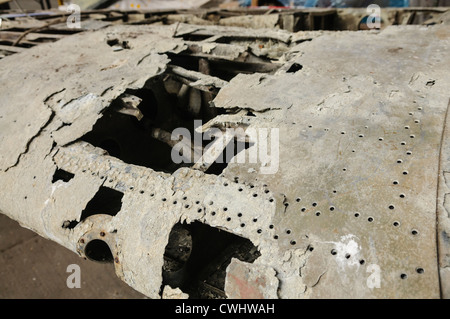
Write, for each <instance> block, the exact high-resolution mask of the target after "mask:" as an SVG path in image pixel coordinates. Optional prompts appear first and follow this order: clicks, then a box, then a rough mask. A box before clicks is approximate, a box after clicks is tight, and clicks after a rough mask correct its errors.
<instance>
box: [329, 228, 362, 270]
mask: <svg viewBox="0 0 450 319" xmlns="http://www.w3.org/2000/svg"><path fill="white" fill-rule="evenodd" d="M355 238H357V237H356V236H355V235H352V234H348V235H346V236H342V237H341V241H340V242H335V243H334V244H335V247H336V248H335V249H336V250H337V255H336V261H337V262H338V264H339V266H340V267H342V268H344V267H348V266H357V267H359V265H360V264H359V259H358V258H357V257H358V255H359V252H360V250H361V246H360V245H359V244H358V243H357V242H356V240H355Z"/></svg>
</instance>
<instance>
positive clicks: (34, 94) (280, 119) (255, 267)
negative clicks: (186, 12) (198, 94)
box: [0, 24, 450, 298]
mask: <svg viewBox="0 0 450 319" xmlns="http://www.w3.org/2000/svg"><path fill="white" fill-rule="evenodd" d="M236 32H240V34H241V35H245V38H246V41H250V42H251V41H258V40H259V39H266V40H264V41H267V42H269V41H270V39H269V40H267V36H269V37H272V38H274V39H276V40H277V41H278V42H281V43H285V45H284V47H283V49H282V50H281V51H280V52H278V53H277V54H278V59H277V60H275V61H269V60H267V58H263V57H260V56H258V55H256V54H253V53H252V51H251V49H249V50H248V51H247V53H248V54H249V55H251V54H253V56H252V59H255V61H258V63H259V65H260V64H261V63H271V64H273V66H275V67H276V68H275V67H274V68H273V69H270V70H269V69H267V68H266V69H265V70H266V71H267V73H265V74H263V73H257V72H255V70H260V69H258V68H256V69H253V71H252V70H251V69H247V70H246V72H245V74H244V73H243V72H240V71H239V69H238V68H241V67H242V65H241V64H239V63H238V62H239V61H236V60H235V59H239V57H236V56H235V59H233V58H231V57H230V58H229V60H227V59H220V58H218V59H217V60H215V59H214V54H211V57H209V58H208V59H209V61H210V62H211V64H210V65H209V67H211V70H212V71H211V70H210V71H211V72H212V73H211V74H209V75H207V76H205V77H204V78H201V79H200V78H199V79H198V81H201V82H202V83H201V85H202V88H204V89H205V88H207V87H208V86H210V87H214V88H216V89H218V93H217V96H216V97H215V98H214V100H213V101H212V103H211V106H208V108H207V107H206V106H205V105H203V104H202V108H201V110H202V112H203V111H204V110H205V109H208V110H209V108H213V109H215V110H216V111H223V112H225V113H224V114H221V115H219V116H216V115H214V114H211V113H208V114H207V115H205V117H204V118H206V119H210V121H209V123H207V124H205V125H203V127H202V128H201V129H198V128H197V131H199V130H200V131H201V130H203V131H208V130H209V129H211V128H213V127H215V128H219V129H221V130H225V128H227V127H243V128H246V129H249V128H250V129H262V128H268V129H272V128H276V129H278V130H279V131H278V137H279V144H278V150H279V158H278V160H279V162H278V163H275V162H276V161H275V159H274V158H273V159H272V161H269V162H265V161H263V160H261V161H259V162H257V163H230V164H228V166H227V167H226V168H224V170H223V172H222V173H221V174H220V175H217V174H211V173H209V172H208V171H206V172H201V171H199V170H195V169H193V168H192V167H176V169H174V170H172V171H170V170H164V171H163V170H160V169H156V168H151V167H149V166H147V167H145V166H144V165H136V164H133V163H127V161H126V160H124V159H123V157H122V156H116V155H114V154H113V152H112V151H111V150H108V151H109V152H110V154H108V152H107V151H106V150H103V149H101V148H100V147H94V146H93V145H91V144H90V143H88V142H87V140H95V138H91V139H88V138H86V136H88V135H89V134H92V132H93V131H96V130H97V126H98V125H99V123H100V122H101V121H103V122H107V121H108V120H110V119H111V121H112V119H113V116H114V115H112V114H115V113H109V112H110V111H111V110H114V101H116V100H117V99H120V97H123V94H128V93H130V94H132V95H136V96H138V97H139V98H142V97H141V96H140V95H139V93H138V92H141V91H140V90H142V89H146V90H150V91H153V92H154V95H155V97H154V99H155V101H156V102H157V103H156V102H152V103H153V104H155V103H156V104H157V105H158V113H157V115H154V117H152V116H153V115H151V116H150V118H151V121H150V124H148V125H150V127H152V130H150V131H143V132H149V133H148V135H145V134H147V133H145V134H144V133H142V134H143V135H142V140H144V141H145V140H148V139H150V138H151V134H152V133H151V132H156V131H155V130H154V127H155V125H160V127H161V130H163V131H170V128H173V127H176V125H177V123H178V122H177V121H179V119H176V118H175V119H173V118H172V117H171V116H172V115H173V114H175V113H176V108H177V107H178V106H177V104H176V103H169V102H167V101H172V100H170V99H171V96H172V97H173V96H176V94H172V95H171V94H165V93H164V94H163V93H161V92H165V91H164V90H163V91H160V90H162V89H161V88H164V84H161V82H164V81H169V78H170V79H172V77H173V76H174V75H175V76H182V77H183V76H185V75H189V74H191V75H192V74H194V75H196V76H198V74H197V73H196V72H187V71H186V70H183V69H177V67H179V66H177V65H175V67H174V66H173V65H172V66H169V64H171V63H173V62H174V61H177V63H178V64H181V65H183V63H186V64H189V63H192V61H197V60H196V59H197V57H195V56H192V55H190V53H192V52H190V51H189V45H191V43H190V42H192V41H193V40H192V37H200V41H201V40H202V39H204V38H205V37H211V36H214V35H219V37H217V39H218V38H220V37H223V36H225V35H228V36H229V37H232V35H233V34H236ZM265 36H266V37H265ZM449 37H450V31H449V28H448V27H446V26H439V25H437V26H430V27H412V26H410V27H389V28H386V29H385V30H383V31H382V32H364V33H363V32H358V33H355V32H339V33H331V32H328V33H324V32H318V33H315V34H314V35H312V36H311V37H310V39H312V40H311V41H307V42H304V41H303V40H299V42H293V40H294V39H303V38H302V34H291V33H288V32H286V31H273V32H272V35H271V34H269V33H267V31H264V30H244V29H242V30H241V29H238V28H233V29H227V28H223V29H222V28H221V27H217V26H212V27H209V26H189V25H182V24H180V25H177V26H175V25H174V26H140V27H135V26H114V27H110V28H106V29H104V30H99V31H95V32H89V33H83V34H77V35H73V36H71V37H67V38H64V39H61V40H59V41H58V42H55V43H51V44H43V45H40V46H38V47H35V48H32V49H29V50H27V51H25V52H22V53H19V54H15V55H12V56H9V57H6V58H4V59H2V60H1V61H0V69H1V70H2V72H1V75H0V76H1V81H2V87H1V88H0V116H1V118H0V132H1V135H0V154H1V158H0V159H1V161H0V164H1V165H0V169H1V171H0V185H3V186H4V187H3V188H2V191H1V192H0V210H1V211H2V212H3V213H5V214H6V215H8V216H10V217H12V218H14V219H15V220H18V221H19V222H20V223H21V224H22V225H23V226H25V227H27V228H31V229H32V230H34V231H35V232H37V233H39V234H40V235H42V236H44V237H46V238H49V239H52V240H54V241H56V242H58V243H60V244H61V245H63V246H65V247H67V248H68V249H70V250H72V251H74V252H77V253H78V254H79V255H80V256H82V257H87V258H90V257H93V255H92V254H91V253H90V252H89V249H88V248H87V246H88V245H89V243H91V242H92V241H93V240H100V241H103V242H105V243H106V244H107V246H108V248H109V249H110V251H111V256H112V261H113V262H114V264H115V269H116V272H117V274H118V276H119V277H120V278H121V279H123V280H124V281H125V282H126V283H128V284H129V285H130V286H132V287H133V288H135V289H136V290H138V291H140V292H142V293H144V294H146V295H147V296H149V297H151V298H160V297H161V295H160V291H161V286H162V284H164V279H163V270H162V269H163V267H164V254H165V248H166V246H167V244H168V242H169V240H170V234H171V230H172V229H173V227H174V225H176V224H177V223H187V224H192V225H193V224H196V223H199V224H200V225H209V226H210V227H212V229H213V230H221V231H222V232H223V231H225V232H226V233H230V234H234V235H237V236H239V237H242V238H246V239H248V240H249V241H250V242H251V243H252V244H253V245H254V246H255V247H256V250H257V251H258V252H259V255H260V256H259V257H258V258H256V260H254V261H253V260H252V261H251V262H246V263H245V264H244V263H241V262H237V261H234V262H232V263H231V264H230V265H231V266H230V268H229V271H228V274H227V277H226V278H225V281H226V283H227V284H226V289H225V292H227V291H228V293H229V295H228V296H232V297H233V296H241V297H246V295H245V294H242V293H239V291H242V289H240V288H239V287H237V286H236V282H237V281H236V279H237V280H238V281H239V280H240V279H245V278H251V280H250V282H249V287H248V288H251V287H255V286H254V285H253V284H254V282H258V283H260V281H258V279H257V278H262V277H264V278H265V283H266V284H265V285H264V284H263V285H259V284H258V285H256V286H257V288H256V290H255V289H254V290H252V294H253V295H254V294H255V293H260V295H261V296H263V297H269V298H273V297H279V298H324V297H333V298H335V297H345V298H438V297H440V295H441V293H442V296H444V297H446V296H448V289H449V288H448V287H449V281H448V276H449V275H448V255H450V253H449V248H448V235H447V234H449V232H450V230H449V228H448V227H449V225H448V214H447V210H446V207H447V206H448V205H447V203H446V201H445V198H446V194H447V193H449V191H448V189H447V186H446V185H447V184H446V182H448V177H447V179H446V176H447V175H448V171H449V168H448V167H447V166H448V165H449V160H448V159H449V156H448V154H447V153H448V147H446V146H447V144H448V138H447V135H448V125H445V124H446V114H447V108H448V105H449V95H448V83H450V78H449V72H448V65H449V64H450V61H449V56H448V54H447V52H448V50H449V44H450V43H449V41H450V40H449ZM183 38H184V39H183ZM197 40H198V39H197ZM233 41H236V40H235V39H231V40H230V43H228V44H229V45H233V43H231V42H233ZM117 45H120V46H121V47H122V50H120V51H116V50H114V49H113V46H117ZM237 45H239V44H237ZM324 48H326V49H324ZM278 49H279V48H278V47H277V49H276V50H278ZM55 52H58V54H55ZM180 57H181V58H182V59H180ZM203 58H204V57H203ZM177 59H179V60H177ZM192 59H194V60H192ZM265 59H266V60H265ZM227 61H228V62H227ZM230 61H231V63H233V64H231V65H230V64H228V65H230V66H229V68H230V69H233V68H237V69H238V71H239V72H236V73H241V74H238V75H235V74H233V75H230V74H229V73H226V72H225V71H224V70H223V69H221V68H220V65H219V64H220V63H230ZM214 63H216V64H214ZM174 70H175V71H176V70H178V71H179V72H175V74H174ZM213 71H214V72H213ZM25 72H26V74H25V75H24V73H25ZM220 76H222V77H224V78H225V79H222V80H221V79H220ZM216 78H217V79H216ZM190 80H194V81H197V79H196V78H192V79H190ZM198 81H197V82H198ZM197 82H195V83H197ZM183 83H184V82H183V81H181V82H180V83H179V87H180V88H181V86H182V84H183ZM166 84H168V82H166ZM197 84H198V83H197ZM193 86H194V85H193ZM166 87H167V88H168V87H169V86H168V85H166ZM194 87H196V86H194ZM176 88H177V85H176V84H173V83H172V84H171V86H170V90H171V91H173V92H176ZM142 99H143V100H145V99H144V98H142ZM150 100H151V99H150ZM164 101H166V102H165V103H163V102H164ZM141 103H143V102H141ZM141 111H142V113H143V115H144V117H143V119H142V120H141V121H145V119H146V118H148V117H149V115H148V114H149V113H151V112H150V111H151V110H150V111H148V110H147V112H145V111H144V110H141ZM165 114H166V115H167V114H169V115H167V116H168V117H164V116H166V115H165ZM120 116H122V117H125V118H126V119H128V118H127V116H128V115H123V114H120ZM122 117H120V118H119V119H123V118H122ZM128 117H129V118H132V119H134V117H133V116H128ZM161 119H164V120H161ZM141 121H140V122H141ZM112 123H113V122H112ZM114 123H115V122H114ZM123 123H126V122H123ZM191 124H192V123H189V125H191ZM144 125H145V123H144ZM180 125H181V124H180ZM158 129H159V128H158ZM115 130H116V131H119V132H121V133H120V135H126V134H130V132H128V133H127V130H131V126H130V127H128V126H127V127H126V129H125V126H123V127H121V126H119V127H116V128H115ZM113 131H114V129H113V130H112V131H110V133H111V132H113ZM111 134H112V133H111ZM238 138H240V139H243V140H245V138H243V137H238ZM131 141H132V142H130V143H129V144H136V143H140V142H141V141H138V140H136V139H132V140H131ZM270 141H271V142H273V143H275V142H276V139H275V138H274V137H272V139H271V140H270ZM119 142H120V141H119ZM250 142H251V139H250ZM119 144H120V143H119ZM136 145H140V144H136ZM143 145H145V144H143ZM125 146H127V147H132V145H125ZM138 149H139V148H138ZM158 150H159V149H158ZM251 151H252V146H250V148H247V149H246V150H244V151H243V152H244V153H245V154H246V155H247V156H248V155H250V153H251ZM146 152H150V153H151V152H152V150H151V149H150V150H148V149H144V148H142V149H139V152H138V154H137V155H136V156H137V157H140V156H141V157H143V156H144V154H147V153H146ZM154 152H156V151H154ZM155 154H156V155H154V156H155V157H158V156H160V155H159V153H155ZM122 155H123V154H122ZM215 155H217V154H215ZM161 156H162V155H161ZM275 164H277V167H275V168H277V169H275V170H274V171H273V172H272V173H271V174H265V173H264V169H263V168H266V169H267V168H270V167H271V165H275ZM58 170H62V171H63V172H67V173H69V174H67V176H65V177H60V178H55V176H56V175H55V172H57V171H58ZM70 174H71V175H70ZM105 189H107V190H108V191H110V192H112V195H111V196H112V197H111V198H112V199H111V201H110V202H111V203H113V202H116V203H117V206H118V208H117V210H114V209H115V207H112V206H111V211H107V212H106V215H105V214H104V213H102V212H101V206H95V207H94V208H92V203H93V202H94V201H95V198H96V196H97V194H98V193H99V192H100V191H102V190H105ZM115 194H119V195H120V196H118V197H114V196H115ZM96 209H98V210H96ZM108 209H109V208H108ZM112 210H114V213H112ZM88 211H89V212H88ZM206 239H207V238H206ZM206 241H208V240H206ZM211 241H212V242H213V241H214V240H212V239H211ZM204 242H205V240H204ZM196 245H197V244H196V243H194V245H193V247H196ZM193 255H195V253H194V250H193V251H192V256H191V258H193ZM102 258H103V257H102ZM93 259H96V258H93ZM96 260H97V259H96ZM237 265H240V266H239V267H241V269H240V270H239V267H237ZM232 269H234V270H232ZM236 269H237V270H236ZM377 271H378V275H379V276H380V277H379V283H380V285H379V287H374V286H373V285H371V284H370V283H373V282H372V281H370V280H371V279H372V278H373V277H371V275H373V274H374V272H377ZM232 275H234V276H235V277H234V279H233V278H232V277H231V276H232ZM252 278H253V279H252ZM255 278H256V279H255ZM233 282H234V283H233ZM252 282H253V283H252ZM269 283H270V284H269ZM375 283H376V281H375ZM277 285H278V286H277ZM170 287H171V288H170ZM170 287H168V286H166V289H165V290H164V291H165V292H166V293H165V294H164V296H170V295H174V296H178V297H183V298H184V297H186V295H185V294H183V292H180V291H179V290H176V291H173V290H171V289H172V288H174V289H175V288H177V286H174V285H172V284H170ZM265 287H266V288H267V289H268V290H265ZM241 288H242V287H241ZM214 289H216V288H214V287H213V290H214ZM219 290H220V289H219ZM236 291H237V292H236Z"/></svg>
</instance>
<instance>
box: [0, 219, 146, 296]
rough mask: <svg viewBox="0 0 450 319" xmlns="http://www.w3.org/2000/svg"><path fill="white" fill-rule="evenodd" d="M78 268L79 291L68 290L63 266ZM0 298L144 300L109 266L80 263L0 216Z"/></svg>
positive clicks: (65, 270)
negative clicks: (75, 265) (79, 278)
mask: <svg viewBox="0 0 450 319" xmlns="http://www.w3.org/2000/svg"><path fill="white" fill-rule="evenodd" d="M71 264H77V265H79V266H80V275H81V280H80V282H81V287H80V288H72V289H71V288H68V287H67V278H68V277H69V276H70V275H71V274H72V272H67V266H68V265H71ZM0 298H2V299H7V298H8V299H11V298H12V299H16V298H25V299H35V298H45V299H47V298H55V299H98V298H104V299H117V298H125V299H129V298H133V299H135V298H145V296H144V295H142V294H140V293H139V292H137V291H135V290H133V289H132V288H131V287H129V286H128V285H127V284H125V283H124V282H122V281H121V280H120V279H119V278H118V277H117V276H116V274H115V273H114V266H113V265H112V264H101V263H96V262H93V261H89V260H84V259H82V258H80V257H78V255H76V254H75V253H73V252H72V251H70V250H68V249H67V248H65V247H63V246H61V245H59V244H57V243H55V242H53V241H50V240H47V239H44V238H42V237H40V236H39V235H37V234H35V233H34V232H32V231H30V230H28V229H25V228H22V227H21V226H20V225H19V224H18V223H17V222H16V221H14V220H12V219H10V218H8V217H7V216H5V215H3V214H0Z"/></svg>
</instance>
